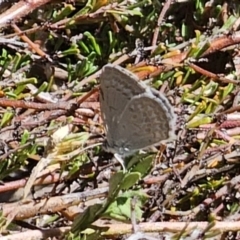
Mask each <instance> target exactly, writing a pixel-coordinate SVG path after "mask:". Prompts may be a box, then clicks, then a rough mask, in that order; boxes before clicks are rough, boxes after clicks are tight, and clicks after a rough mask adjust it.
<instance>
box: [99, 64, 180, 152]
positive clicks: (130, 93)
mask: <svg viewBox="0 0 240 240" xmlns="http://www.w3.org/2000/svg"><path fill="white" fill-rule="evenodd" d="M100 107H101V113H102V118H103V122H104V126H105V131H106V142H105V150H106V151H108V152H112V153H117V154H118V155H121V156H129V155H132V154H133V153H135V152H136V151H138V150H140V149H144V148H147V147H149V146H152V145H156V144H159V143H160V142H162V141H166V140H169V139H174V138H175V134H174V131H175V127H176V117H175V114H174V112H173V108H172V106H171V105H170V104H169V102H168V100H167V98H166V97H165V96H163V95H162V94H161V93H159V92H158V91H156V90H155V89H152V88H150V87H149V86H147V85H145V84H144V83H143V82H139V81H138V78H137V76H136V75H134V74H133V73H131V72H130V71H128V70H126V69H124V68H122V67H120V66H114V65H112V64H107V65H105V66H104V67H103V70H102V73H101V75H100Z"/></svg>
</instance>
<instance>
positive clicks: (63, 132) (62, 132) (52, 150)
mask: <svg viewBox="0 0 240 240" xmlns="http://www.w3.org/2000/svg"><path fill="white" fill-rule="evenodd" d="M71 129H72V124H68V125H66V126H63V127H60V128H59V129H58V130H57V131H56V132H54V133H53V134H52V137H51V139H49V143H48V144H47V148H46V153H45V155H46V156H47V157H46V158H44V157H43V158H41V159H40V161H39V162H38V164H37V165H36V166H35V167H34V168H33V170H32V173H31V176H30V177H29V179H28V181H27V183H26V186H25V188H24V194H23V200H24V199H26V198H27V196H28V194H29V192H30V190H31V188H32V186H33V184H34V182H35V180H36V179H37V178H38V176H39V175H40V173H41V172H42V170H43V169H45V168H46V167H47V166H48V165H49V164H50V163H51V162H52V160H54V159H55V157H56V155H57V153H58V151H57V148H56V145H57V144H58V143H59V142H61V141H62V140H63V139H64V137H66V136H68V135H69V134H70V132H71Z"/></svg>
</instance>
